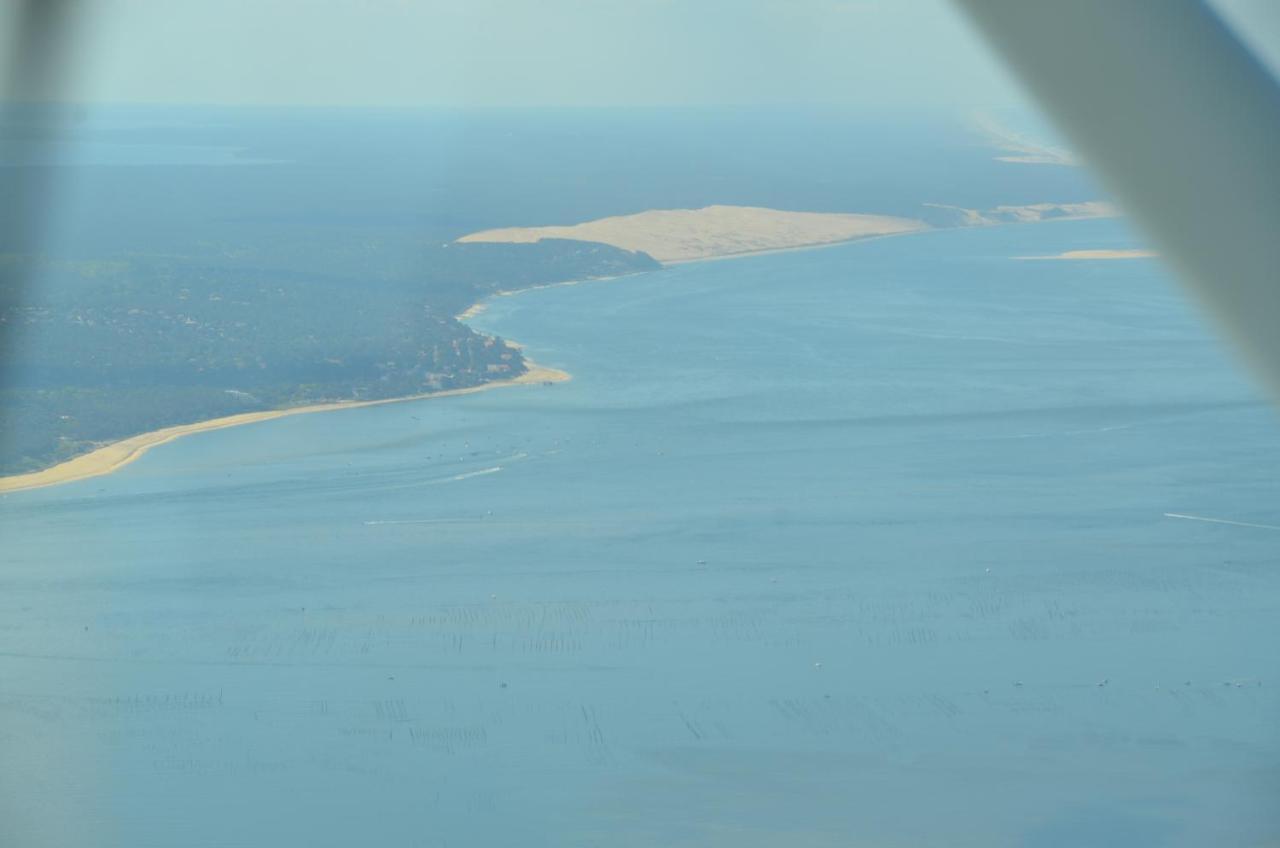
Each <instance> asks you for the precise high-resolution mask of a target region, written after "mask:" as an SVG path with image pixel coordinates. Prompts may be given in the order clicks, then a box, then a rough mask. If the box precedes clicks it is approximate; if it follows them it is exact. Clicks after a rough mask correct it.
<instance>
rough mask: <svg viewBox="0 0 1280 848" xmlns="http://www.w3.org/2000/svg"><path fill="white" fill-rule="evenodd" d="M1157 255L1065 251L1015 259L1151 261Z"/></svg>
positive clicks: (1125, 252) (1152, 251)
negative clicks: (1050, 254)
mask: <svg viewBox="0 0 1280 848" xmlns="http://www.w3.org/2000/svg"><path fill="white" fill-rule="evenodd" d="M1157 255H1158V254H1157V253H1156V252H1155V251H1154V250H1140V249H1126V250H1104V249H1097V250H1067V251H1064V252H1062V253H1055V254H1053V255H1052V256H1015V257H1014V258H1015V259H1052V260H1061V259H1068V260H1070V259H1153V258H1155V257H1156V256H1157Z"/></svg>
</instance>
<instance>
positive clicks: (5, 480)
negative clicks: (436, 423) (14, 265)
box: [0, 360, 569, 494]
mask: <svg viewBox="0 0 1280 848" xmlns="http://www.w3.org/2000/svg"><path fill="white" fill-rule="evenodd" d="M526 362H528V360H526ZM528 366H529V370H528V371H526V372H525V373H523V374H521V375H520V376H519V377H514V378H512V379H510V380H498V381H495V382H492V383H485V384H484V385H481V386H471V387H469V388H465V389H448V390H446V391H441V392H431V393H428V394H422V395H413V396H411V397H403V398H387V399H385V400H368V401H340V402H337V403H316V404H310V405H308V406H295V407H292V408H289V409H272V410H266V411H263V412H246V413H243V414H241V415H228V416H226V417H225V418H214V419H211V420H209V421H197V422H196V423H194V424H181V425H178V426H176V427H166V428H164V429H163V430H153V431H151V432H150V433H140V434H139V435H137V436H131V437H129V438H127V439H122V440H120V441H118V442H112V443H111V444H109V445H104V446H102V447H100V448H98V449H97V450H94V451H90V452H89V453H86V454H81V455H80V456H77V457H75V458H74V459H69V460H67V461H66V462H62V463H59V464H58V465H55V466H53V467H52V468H46V469H44V470H43V471H33V472H31V473H30V474H15V475H12V476H10V477H0V494H2V493H8V492H20V491H23V490H24V489H39V488H42V487H44V486H56V485H58V484H59V483H70V482H73V481H75V480H85V479H88V478H90V477H98V476H101V475H103V474H110V473H111V472H112V471H115V470H117V469H119V468H123V467H124V466H126V465H128V464H129V463H131V462H133V461H134V460H135V459H138V458H139V457H141V456H142V455H143V454H145V453H146V452H147V451H149V450H150V449H151V448H154V447H156V446H158V445H163V444H166V443H167V442H172V441H173V440H174V439H179V438H182V437H183V436H189V435H191V434H193V433H204V432H207V431H209V430H221V429H222V428H224V427H237V426H240V425H243V424H254V423H257V422H259V421H269V420H271V419H273V418H284V417H285V416H288V415H301V414H303V413H306V412H329V411H332V410H335V409H354V408H356V407H361V406H378V405H381V404H386V403H400V402H402V401H406V400H424V399H426V398H438V397H452V396H454V395H466V394H473V393H475V392H483V391H487V390H489V389H496V388H501V387H503V386H516V385H527V384H531V383H532V384H538V383H560V382H563V381H565V380H568V379H569V375H568V374H567V373H565V372H564V371H560V370H558V369H555V368H544V367H542V366H540V365H535V364H534V363H533V362H528Z"/></svg>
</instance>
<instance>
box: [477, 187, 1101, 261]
mask: <svg viewBox="0 0 1280 848" xmlns="http://www.w3.org/2000/svg"><path fill="white" fill-rule="evenodd" d="M924 207H925V209H926V211H927V213H928V216H929V217H930V219H931V222H930V221H925V220H923V219H920V218H901V217H896V216H892V215H869V214H863V213H854V212H792V211H786V210H782V209H768V208H765V207H761V206H722V205H720V206H704V207H702V208H700V209H650V210H648V211H646V212H637V213H635V214H634V215H617V216H613V217H609V218H598V219H596V220H594V221H584V222H582V223H578V224H568V225H562V226H561V225H557V226H537V227H503V228H500V229H492V230H482V231H480V232H476V233H470V234H468V235H465V236H462V237H461V238H459V239H458V240H457V241H458V242H459V243H462V244H470V243H477V242H488V243H507V244H528V243H532V242H538V241H542V240H543V239H572V240H575V241H587V242H597V243H602V244H608V245H612V246H614V247H618V248H622V249H623V250H630V251H637V252H641V253H646V254H648V255H649V256H651V257H653V258H654V259H656V260H657V261H659V262H662V263H664V264H675V263H680V262H697V261H701V260H706V259H722V258H726V257H731V256H747V255H752V254H759V253H772V252H775V251H780V250H798V249H803V248H810V247H825V246H827V245H832V244H841V243H844V242H849V241H857V240H860V239H867V238H876V237H880V236H889V235H901V234H904V233H915V232H921V231H923V230H929V229H933V228H935V227H982V226H993V225H996V224H1021V223H1034V222H1038V221H1050V220H1072V219H1079V218H1107V217H1113V216H1114V215H1116V214H1117V213H1116V210H1115V208H1114V207H1113V206H1111V205H1110V204H1109V203H1105V202H1102V201H1087V202H1083V203H1034V204H1028V205H1024V206H997V207H995V208H994V209H989V210H979V209H965V208H963V207H959V206H945V205H942V204H934V203H926V204H924Z"/></svg>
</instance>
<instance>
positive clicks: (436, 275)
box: [0, 239, 657, 474]
mask: <svg viewBox="0 0 1280 848" xmlns="http://www.w3.org/2000/svg"><path fill="white" fill-rule="evenodd" d="M446 245H447V246H446ZM296 247H297V249H299V250H300V249H301V247H299V246H296ZM365 248H366V250H367V249H368V245H367V244H366V245H365ZM335 251H336V252H344V251H348V252H349V251H357V252H358V246H356V245H352V244H347V245H345V246H343V245H336V244H335V242H334V240H333V239H327V240H325V241H324V243H323V244H319V243H318V244H316V245H315V246H314V251H313V252H312V257H311V260H310V261H308V262H302V261H297V260H291V259H290V257H289V256H287V255H282V254H285V253H287V251H284V250H282V249H281V246H280V245H272V246H270V247H269V248H264V249H259V250H255V249H253V248H252V246H251V245H246V246H241V247H239V249H237V250H222V251H219V255H213V254H211V253H208V252H206V253H204V254H200V253H196V254H191V255H146V254H137V255H120V256H114V257H111V258H102V259H51V258H33V257H31V256H24V255H15V254H9V255H6V256H3V257H0V332H3V336H4V339H5V342H6V352H5V356H4V374H3V380H2V381H0V403H2V404H3V406H4V410H5V414H4V427H5V432H4V439H3V442H2V444H3V451H2V452H0V473H5V474H11V473H20V472H23V471H30V470H35V469H38V468H41V467H45V466H48V465H50V464H53V463H56V462H58V461H61V460H63V459H67V458H69V457H71V456H74V455H76V454H78V453H82V452H84V451H85V450H88V449H90V448H92V447H93V446H94V445H96V444H98V443H101V442H105V441H111V440H115V439H119V438H124V437H126V436H129V435H132V434H135V433H139V432H145V431H147V430H153V429H156V428H159V427H165V426H170V425H174V424H182V423H189V422H192V421H199V420H203V419H207V418H214V417H218V416H223V415H230V414H234V413H237V412H247V411H252V410H261V409H272V408H279V407H285V406H294V405H298V404H303V403H311V402H316V401H331V400H371V399H378V398H388V397H398V396H405V395H412V394H419V393H422V392H427V391H435V390H439V389H449V388H460V387H465V386H474V385H477V384H480V383H484V382H487V381H490V380H494V379H503V378H508V377H513V376H517V375H519V374H520V373H522V372H523V371H524V370H525V365H524V359H523V357H522V356H521V353H520V351H519V350H518V349H517V348H515V347H513V346H511V345H509V344H508V343H507V342H505V341H504V340H502V339H498V338H492V337H488V336H484V335H481V334H479V333H476V332H475V331H473V330H472V329H471V328H469V327H467V326H466V325H465V324H462V323H460V322H459V321H458V320H457V319H456V318H455V317H454V315H455V314H456V313H458V312H460V311H461V310H462V309H464V308H466V306H467V305H469V304H471V303H474V302H475V301H477V300H479V299H481V298H483V297H484V296H486V295H488V294H491V293H493V292H494V291H496V290H499V289H513V288H520V287H524V286H529V285H536V284H540V283H546V282H554V281H559V280H567V279H577V278H581V277H591V276H601V275H606V274H620V273H629V272H635V271H640V270H647V269H650V268H655V267H657V263H656V262H654V261H653V260H652V259H649V258H648V257H647V256H644V255H641V254H632V253H628V252H626V251H622V250H618V249H616V248H613V247H609V246H607V245H597V244H589V243H585V242H571V241H558V242H556V241H547V242H541V243H538V244H531V245H456V244H448V243H433V244H432V245H430V246H426V245H419V253H420V256H421V259H420V263H418V264H415V265H412V266H411V267H405V268H403V269H391V268H387V267H379V265H378V263H377V262H375V261H371V262H369V263H367V264H363V263H361V262H359V261H355V260H354V259H353V258H352V257H348V258H347V261H346V262H341V261H336V260H334V261H331V262H329V263H327V267H328V268H329V270H328V271H325V270H323V269H324V268H325V267H326V264H325V263H323V262H321V263H320V264H319V265H318V266H317V262H316V260H317V259H320V260H323V257H324V254H325V253H327V252H335ZM283 262H289V265H285V266H282V265H280V264H276V263H283ZM299 266H301V267H303V268H304V269H305V270H298V267H299ZM309 266H313V267H309ZM362 266H363V268H364V270H365V273H363V274H362V273H360V271H361V268H362Z"/></svg>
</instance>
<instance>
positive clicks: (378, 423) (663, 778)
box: [0, 222, 1280, 848]
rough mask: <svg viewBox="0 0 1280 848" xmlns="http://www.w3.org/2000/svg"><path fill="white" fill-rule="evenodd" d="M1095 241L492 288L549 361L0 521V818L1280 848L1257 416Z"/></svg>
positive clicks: (246, 841) (178, 450) (253, 433)
mask: <svg viewBox="0 0 1280 848" xmlns="http://www.w3.org/2000/svg"><path fill="white" fill-rule="evenodd" d="M1129 245H1130V237H1129V236H1128V235H1127V234H1126V233H1125V232H1124V231H1123V230H1122V229H1121V228H1120V227H1119V225H1117V224H1116V223H1114V222H1070V223H1068V222H1063V223H1055V224H1049V225H1041V226H1027V227H1010V228H1002V229H990V230H980V231H951V232H937V233H930V234H925V235H919V236H911V237H906V238H895V239H884V240H879V241H873V242H866V243H862V244H853V245H848V246H842V247H837V248H831V249H825V250H819V251H810V252H800V253H788V254H775V255H768V256H761V257H755V258H747V259H739V260H733V261H725V262H713V263H704V264H698V265H686V266H680V267H678V268H673V269H669V270H665V271H663V272H660V273H656V274H650V275H644V276H637V277H630V278H624V279H619V280H613V281H605V282H598V283H593V284H589V285H577V286H564V287H558V288H551V289H544V290H540V291H536V292H530V293H526V294H523V295H519V296H516V297H508V298H499V299H497V300H495V301H494V302H493V304H492V306H491V307H490V309H489V311H488V312H486V313H485V314H484V315H483V316H482V317H481V318H480V319H478V320H477V323H478V324H479V325H480V326H482V327H483V328H485V329H488V330H491V331H493V332H497V333H500V334H503V335H505V336H509V337H511V338H514V339H517V340H519V341H521V342H522V343H524V344H525V345H526V346H527V348H528V350H529V352H530V354H531V355H532V356H533V357H534V358H535V359H537V360H538V361H539V362H542V363H544V364H547V365H553V366H558V367H563V368H565V369H567V370H569V371H571V372H572V373H573V375H574V380H573V381H572V382H570V383H567V384H560V385H555V386H546V387H543V386H533V387H522V388H515V389H506V390H501V391H494V392H488V393H483V394H479V395H472V396H466V397H458V398H450V399H438V400H431V401H425V402H415V403H406V404H398V405H391V406H384V407H375V408H366V409H359V410H349V411H343V412H339V413H328V414H324V415H312V416H299V417H296V418H290V419H282V420H278V421H274V422H267V423H263V424H259V425H254V426H250V427H244V428H239V429H231V430H225V431H220V432H215V433H209V434H204V435H200V436H197V437H193V438H189V439H185V440H181V441H178V442H175V443H173V444H170V445H167V446H164V447H162V448H159V449H157V450H155V451H153V452H151V453H149V454H148V455H147V456H146V457H144V458H143V459H142V460H140V461H139V462H137V463H135V464H133V465H131V466H129V467H127V468H126V469H124V470H123V471H121V472H120V473H118V474H116V475H112V476H110V477H106V478H100V479H97V480H90V481H85V482H83V483H79V484H73V485H68V486H65V487H61V488H55V489H48V490H42V491H37V492H30V493H23V494H18V495H11V496H9V497H7V498H5V499H4V501H3V507H2V509H0V534H2V537H3V539H4V564H3V566H2V567H0V749H2V750H3V757H4V760H5V766H4V768H2V769H0V821H3V823H4V824H3V825H0V827H3V828H6V829H7V830H8V831H9V832H10V834H11V837H12V838H11V844H14V845H23V846H26V845H34V846H42V845H63V844H74V845H83V846H98V845H101V846H114V845H130V846H172V845H185V846H250V845H273V846H293V845H298V846H304V845H305V846H314V845H356V844H370V845H373V844H377V845H388V846H401V845H414V846H417V845H427V846H443V845H449V846H476V845H495V846H506V845H522V846H565V845H569V846H579V845H581V846H588V845H592V846H594V845H602V846H603V845H608V846H615V845H620V846H632V845H637V846H638V845H674V846H686V845H687V846H694V845H697V846H735V848H743V846H745V848H752V846H766V845H767V846H776V845H787V846H835V845H852V844H868V845H871V844H874V845H950V846H966V845H974V846H977V845H1028V846H1075V845H1094V846H1099V845H1124V846H1147V845H1187V846H1191V845H1206V844H1224V845H1225V844H1247V843H1249V842H1251V841H1258V840H1261V839H1263V838H1264V837H1272V838H1274V837H1275V836H1276V835H1277V834H1278V833H1280V821H1277V817H1276V813H1275V812H1274V811H1275V809H1277V806H1276V805H1275V804H1274V797H1275V795H1276V792H1277V790H1278V789H1280V771H1278V770H1277V765H1278V763H1280V733H1278V732H1277V730H1278V728H1280V697H1277V692H1280V674H1277V672H1278V671H1280V668H1277V664H1278V661H1277V659H1276V657H1275V653H1274V645H1275V641H1276V637H1277V636H1278V635H1280V616H1278V615H1277V614H1278V613H1280V570H1278V569H1280V561H1278V556H1277V555H1278V554H1280V531H1277V530H1275V529H1267V528H1266V527H1250V526H1242V525H1237V524H1218V523H1210V522H1205V521H1198V520H1191V519H1185V518H1171V517H1168V516H1167V515H1166V514H1167V513H1174V514H1180V515H1191V516H1200V517H1209V518H1218V519H1225V520H1229V521H1235V522H1243V523H1249V524H1260V525H1280V512H1278V511H1277V508H1276V504H1277V494H1280V487H1278V486H1277V482H1276V471H1277V469H1278V468H1280V440H1277V435H1280V428H1278V427H1277V420H1276V415H1275V413H1274V412H1273V411H1272V409H1271V408H1270V407H1269V406H1267V405H1265V404H1264V403H1263V402H1262V401H1261V400H1260V399H1259V396H1258V394H1257V392H1256V391H1255V390H1254V389H1253V388H1251V386H1250V385H1248V384H1247V383H1246V382H1245V380H1244V379H1243V378H1242V377H1241V376H1240V375H1239V374H1238V373H1237V369H1236V367H1235V366H1234V364H1233V363H1232V362H1231V361H1229V359H1228V358H1227V356H1226V355H1225V354H1224V352H1223V351H1222V350H1221V348H1220V346H1219V344H1218V343H1217V342H1216V341H1213V340H1211V339H1210V338H1209V337H1208V336H1207V334H1206V332H1205V331H1204V329H1203V328H1202V327H1201V326H1200V325H1199V319H1198V318H1197V317H1196V316H1195V315H1193V314H1192V313H1191V312H1190V311H1189V310H1188V308H1187V307H1186V306H1185V305H1184V303H1183V302H1182V300H1181V297H1180V296H1179V295H1178V294H1177V292H1176V291H1174V290H1173V289H1172V288H1171V286H1170V285H1169V284H1168V282H1167V280H1166V278H1165V275H1164V274H1163V272H1162V271H1160V269H1159V267H1158V266H1157V265H1155V264H1154V263H1151V262H1093V263H1076V262H1053V263H1048V262H1035V263H1028V262H1023V261H1017V260H1014V259H1012V258H1010V257H1013V256H1020V255H1032V254H1045V253H1056V252H1059V251H1061V250H1068V249H1073V248H1081V247H1112V246H1129Z"/></svg>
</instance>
